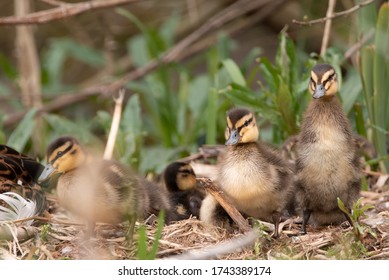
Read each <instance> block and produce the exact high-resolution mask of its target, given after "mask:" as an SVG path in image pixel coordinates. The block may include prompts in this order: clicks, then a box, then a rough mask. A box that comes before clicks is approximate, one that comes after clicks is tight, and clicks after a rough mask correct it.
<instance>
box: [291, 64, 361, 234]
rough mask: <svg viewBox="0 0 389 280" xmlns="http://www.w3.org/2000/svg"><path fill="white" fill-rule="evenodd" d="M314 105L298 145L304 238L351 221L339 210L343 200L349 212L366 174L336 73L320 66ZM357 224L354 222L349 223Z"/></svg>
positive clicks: (314, 83) (314, 73)
mask: <svg viewBox="0 0 389 280" xmlns="http://www.w3.org/2000/svg"><path fill="white" fill-rule="evenodd" d="M309 91H310V92H311V94H312V97H313V100H312V101H311V103H310V104H309V106H308V109H307V110H306V112H305V115H304V119H303V122H302V126H301V132H300V134H299V138H298V142H297V160H296V172H297V182H296V187H297V192H296V197H297V201H298V203H299V204H300V207H301V209H302V211H303V224H302V228H301V232H302V233H306V225H307V223H308V221H309V220H310V218H311V220H310V221H311V222H312V224H314V225H326V224H336V223H340V222H342V221H344V220H346V219H348V220H349V218H348V216H347V215H345V214H344V213H343V212H341V211H340V210H339V208H338V204H337V198H338V197H339V198H340V199H341V200H342V201H343V203H344V204H345V205H346V207H347V208H348V209H351V208H352V205H353V203H354V202H355V201H356V200H357V198H358V196H359V191H360V187H361V175H360V174H361V168H360V162H359V158H358V155H357V153H356V146H355V144H354V143H355V141H354V138H353V136H352V131H351V127H350V124H349V121H348V119H347V116H346V115H345V113H344V111H343V108H342V105H341V104H340V102H339V100H338V98H337V97H336V96H335V95H336V93H337V91H338V79H337V75H336V72H335V69H334V68H333V67H332V66H331V65H328V64H318V65H316V66H315V67H314V68H313V69H312V71H311V79H310V81H309ZM349 222H350V224H351V221H349Z"/></svg>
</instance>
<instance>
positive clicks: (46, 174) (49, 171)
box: [38, 163, 55, 183]
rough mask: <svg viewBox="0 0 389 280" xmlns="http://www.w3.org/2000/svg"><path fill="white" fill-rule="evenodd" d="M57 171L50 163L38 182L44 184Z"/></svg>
mask: <svg viewBox="0 0 389 280" xmlns="http://www.w3.org/2000/svg"><path fill="white" fill-rule="evenodd" d="M54 171H55V169H54V167H53V166H52V165H51V164H50V163H48V164H47V165H46V166H45V169H43V171H42V173H41V175H40V176H39V178H38V182H39V183H40V182H43V181H45V180H46V179H47V178H49V177H50V175H51V174H53V173H54Z"/></svg>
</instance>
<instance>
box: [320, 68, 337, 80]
mask: <svg viewBox="0 0 389 280" xmlns="http://www.w3.org/2000/svg"><path fill="white" fill-rule="evenodd" d="M334 73H335V71H334V70H333V69H331V70H329V71H327V72H325V73H324V75H323V76H322V77H321V83H324V82H325V81H327V80H328V78H329V77H330V76H331V75H333V74H334Z"/></svg>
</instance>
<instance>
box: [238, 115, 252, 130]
mask: <svg viewBox="0 0 389 280" xmlns="http://www.w3.org/2000/svg"><path fill="white" fill-rule="evenodd" d="M250 119H253V120H254V118H253V114H249V115H246V116H243V118H241V119H240V120H238V121H237V122H236V124H235V127H236V128H240V127H244V126H245V123H246V122H249V121H250ZM250 124H251V123H250Z"/></svg>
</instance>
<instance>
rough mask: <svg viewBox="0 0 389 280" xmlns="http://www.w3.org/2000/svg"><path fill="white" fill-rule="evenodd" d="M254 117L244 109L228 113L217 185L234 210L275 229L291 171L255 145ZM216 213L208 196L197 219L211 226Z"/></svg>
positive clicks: (282, 209) (213, 201) (289, 182)
mask: <svg viewBox="0 0 389 280" xmlns="http://www.w3.org/2000/svg"><path fill="white" fill-rule="evenodd" d="M258 136H259V130H258V127H257V124H256V120H255V116H254V114H253V113H252V112H250V111H249V110H247V109H244V108H234V109H231V110H230V111H228V112H227V128H226V130H225V138H226V140H227V141H226V143H225V144H226V145H227V148H226V151H225V152H224V153H223V154H222V155H221V158H220V160H219V162H218V176H217V183H218V184H219V186H220V187H221V188H222V190H223V191H224V192H225V194H226V195H227V196H229V197H230V198H231V200H232V202H233V203H234V204H235V206H236V208H237V209H238V210H239V211H241V212H242V213H244V214H246V215H247V216H251V217H254V218H258V219H261V220H264V221H268V222H273V223H274V225H275V231H274V237H278V235H279V233H278V225H279V222H280V218H281V214H282V212H283V211H284V210H285V208H286V206H287V202H288V198H289V192H290V190H291V186H292V176H291V175H292V174H293V172H292V169H291V168H290V167H289V166H288V164H287V163H286V162H285V161H284V160H283V159H282V158H281V157H280V156H279V155H278V154H277V153H276V152H275V151H273V150H272V149H270V148H269V147H267V146H265V145H264V144H262V143H261V142H258ZM217 209H218V206H217V203H216V201H215V199H214V198H213V197H212V196H210V195H208V196H207V197H206V198H205V199H204V201H203V204H202V206H201V210H200V219H201V220H203V221H205V222H206V223H210V224H214V223H215V219H216V215H215V213H216V211H217Z"/></svg>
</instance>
